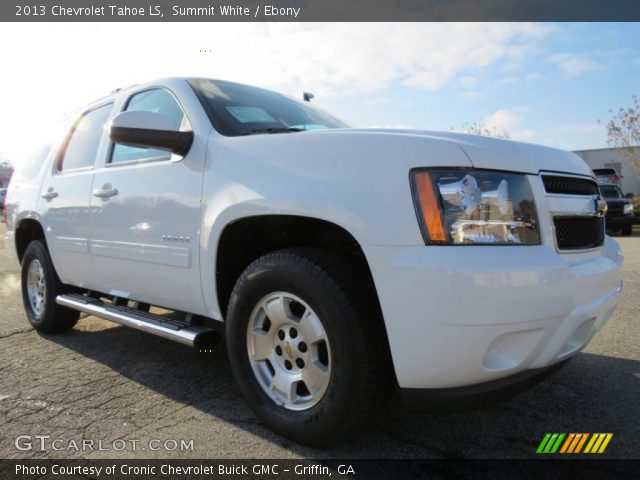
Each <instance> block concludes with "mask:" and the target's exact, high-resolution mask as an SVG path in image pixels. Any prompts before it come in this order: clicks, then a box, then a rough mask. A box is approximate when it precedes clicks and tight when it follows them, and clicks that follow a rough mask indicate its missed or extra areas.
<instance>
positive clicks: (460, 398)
mask: <svg viewBox="0 0 640 480" xmlns="http://www.w3.org/2000/svg"><path fill="white" fill-rule="evenodd" d="M568 361H569V359H567V360H564V361H562V362H559V363H555V364H553V365H551V366H548V367H544V368H534V369H529V370H524V371H522V372H518V373H516V374H514V375H509V376H508V377H502V378H499V379H497V380H492V381H490V382H484V383H478V384H475V385H469V386H466V387H454V388H402V389H400V401H401V403H402V406H403V407H404V408H406V409H407V410H414V411H423V412H429V413H435V412H451V411H456V410H469V409H476V408H482V407H485V406H489V405H491V404H493V403H495V402H496V401H498V400H502V399H504V398H507V397H510V396H512V395H516V394H518V393H520V392H523V391H524V390H527V389H529V388H530V387H532V386H533V385H535V384H537V383H538V382H541V381H542V380H544V379H545V378H547V377H548V376H550V375H552V374H553V373H555V372H556V371H558V370H559V369H560V368H562V367H563V366H564V365H565V364H566V363H567V362H568Z"/></svg>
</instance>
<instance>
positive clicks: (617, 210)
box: [607, 205, 624, 217]
mask: <svg viewBox="0 0 640 480" xmlns="http://www.w3.org/2000/svg"><path fill="white" fill-rule="evenodd" d="M621 215H624V206H623V205H609V206H608V208H607V217H619V216H621Z"/></svg>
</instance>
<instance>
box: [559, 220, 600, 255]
mask: <svg viewBox="0 0 640 480" xmlns="http://www.w3.org/2000/svg"><path fill="white" fill-rule="evenodd" d="M553 224H554V226H555V227H556V242H557V245H558V249H559V250H584V249H588V248H596V247H599V246H601V245H602V244H603V243H604V219H603V218H602V217H555V218H554V219H553Z"/></svg>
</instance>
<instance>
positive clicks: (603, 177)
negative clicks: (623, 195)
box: [593, 168, 622, 186]
mask: <svg viewBox="0 0 640 480" xmlns="http://www.w3.org/2000/svg"><path fill="white" fill-rule="evenodd" d="M593 173H594V175H595V176H596V179H597V180H598V183H599V184H600V185H618V186H620V183H621V182H622V175H619V174H618V172H617V171H616V169H615V168H594V169H593Z"/></svg>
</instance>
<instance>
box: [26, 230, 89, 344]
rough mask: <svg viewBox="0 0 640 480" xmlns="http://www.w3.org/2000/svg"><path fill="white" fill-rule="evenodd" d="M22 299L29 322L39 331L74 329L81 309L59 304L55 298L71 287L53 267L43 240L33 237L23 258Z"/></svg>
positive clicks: (50, 331) (49, 331)
mask: <svg viewBox="0 0 640 480" xmlns="http://www.w3.org/2000/svg"><path fill="white" fill-rule="evenodd" d="M21 274H22V275H21V280H22V300H23V303H24V309H25V312H26V313H27V318H28V319H29V323H31V325H32V326H33V328H35V329H36V330H37V331H39V332H43V333H55V332H63V331H65V330H69V329H70V328H73V326H74V325H75V324H76V323H77V321H78V318H79V317H80V312H78V311H77V310H71V309H69V308H66V307H62V306H60V305H58V304H56V302H55V299H56V297H57V296H58V295H60V294H61V293H65V292H66V291H67V290H68V288H67V287H66V286H65V285H64V284H62V282H61V281H60V279H59V278H58V275H57V274H56V272H55V269H54V268H53V263H52V261H51V257H50V256H49V251H48V250H47V247H46V246H45V244H44V242H43V241H42V240H34V241H33V242H31V243H30V244H29V246H28V247H27V249H26V251H25V253H24V256H23V258H22V271H21Z"/></svg>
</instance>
